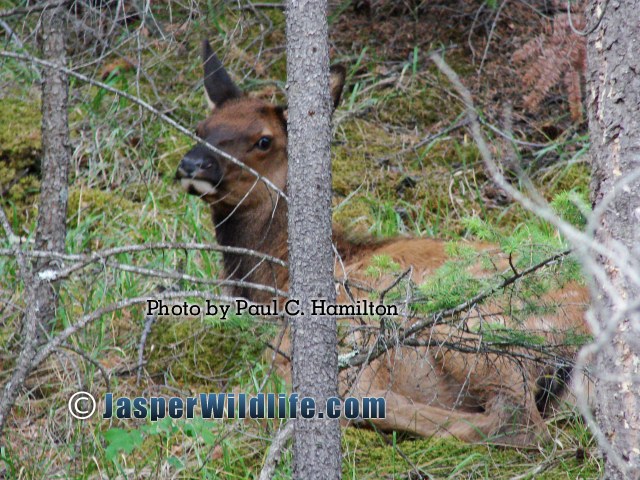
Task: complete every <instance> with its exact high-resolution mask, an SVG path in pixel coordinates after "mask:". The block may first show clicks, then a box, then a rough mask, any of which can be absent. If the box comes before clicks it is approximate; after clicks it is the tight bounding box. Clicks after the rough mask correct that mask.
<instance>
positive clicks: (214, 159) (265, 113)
mask: <svg viewBox="0 0 640 480" xmlns="http://www.w3.org/2000/svg"><path fill="white" fill-rule="evenodd" d="M203 62H204V86H205V92H206V95H207V99H208V101H209V103H210V105H211V107H212V111H211V114H210V115H209V117H208V118H207V119H205V120H204V121H202V122H201V123H200V124H199V125H198V127H197V135H198V136H199V137H200V138H201V139H203V140H206V141H207V142H208V143H210V144H211V145H213V146H214V147H216V148H218V149H220V150H222V151H223V152H225V153H227V154H229V155H230V156H232V157H234V158H236V159H237V160H239V161H240V162H242V163H244V164H245V165H247V166H249V167H251V168H252V169H254V170H255V171H257V172H258V173H259V174H260V175H262V176H263V177H265V178H267V179H269V180H270V181H271V182H272V183H273V184H274V185H275V186H277V187H278V188H279V189H280V190H282V191H284V190H285V186H286V178H287V110H286V108H285V107H281V106H278V105H274V104H271V103H268V102H265V101H262V100H259V99H255V98H250V97H248V96H245V95H243V94H242V92H241V91H240V89H239V88H238V87H237V86H236V85H235V84H234V83H233V81H232V80H231V78H230V76H229V74H228V73H227V72H226V70H225V69H224V67H223V66H222V64H221V63H220V60H219V59H218V57H217V56H216V55H215V54H214V53H213V51H212V49H211V46H210V44H209V42H208V41H206V40H205V41H204V42H203ZM344 80H345V69H344V67H342V66H337V67H332V69H331V95H332V100H333V105H334V107H335V106H336V105H337V104H338V102H339V99H340V95H341V93H342V87H343V85H344ZM176 178H177V179H179V180H180V182H181V183H182V186H183V187H184V188H185V190H186V191H187V192H188V193H191V194H194V195H198V196H200V197H202V198H203V199H204V200H205V201H207V202H208V203H209V204H210V205H211V207H212V210H213V215H214V221H215V222H216V223H218V222H219V221H221V219H222V218H224V216H226V215H230V214H231V213H232V212H233V213H238V212H242V211H246V210H255V209H256V208H260V206H262V205H264V206H266V208H271V207H272V205H273V204H274V199H275V197H274V195H275V193H274V192H273V191H272V190H271V189H270V188H268V187H267V185H266V184H265V183H264V182H256V177H255V175H253V174H252V173H251V172H249V171H247V170H245V169H243V168H241V167H240V166H238V165H237V164H235V163H233V162H231V161H229V160H228V159H226V158H223V157H222V156H220V155H217V154H215V153H214V152H213V151H211V150H210V149H209V148H207V147H206V146H205V145H202V144H198V145H196V146H195V147H193V148H192V149H191V150H190V151H189V152H188V153H187V154H186V155H185V156H184V158H183V159H182V161H181V162H180V165H179V167H178V171H177V173H176Z"/></svg>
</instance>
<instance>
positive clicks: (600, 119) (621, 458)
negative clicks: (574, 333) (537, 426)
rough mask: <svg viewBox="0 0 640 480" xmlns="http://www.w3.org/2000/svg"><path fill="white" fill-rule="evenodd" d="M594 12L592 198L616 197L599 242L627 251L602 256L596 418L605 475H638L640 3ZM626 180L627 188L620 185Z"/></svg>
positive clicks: (596, 7) (595, 7) (604, 4)
mask: <svg viewBox="0 0 640 480" xmlns="http://www.w3.org/2000/svg"><path fill="white" fill-rule="evenodd" d="M590 8H591V10H590V16H591V22H590V23H591V25H596V24H597V22H598V19H600V18H602V20H601V21H600V24H599V25H598V26H597V28H595V30H594V31H593V32H591V33H590V34H589V37H588V50H587V52H588V76H587V81H588V86H589V96H588V109H589V130H590V134H591V155H592V162H593V177H592V195H593V197H592V200H593V202H594V205H595V206H596V207H597V206H598V205H600V204H601V203H602V202H603V200H605V199H606V197H607V196H608V195H613V200H612V201H611V202H610V203H609V204H608V206H607V207H606V208H605V209H604V211H603V214H602V216H601V217H600V218H599V219H598V223H597V229H596V239H597V241H598V242H599V243H601V244H602V245H604V246H607V247H609V248H616V247H615V245H616V243H617V244H618V245H619V246H620V248H621V249H623V250H626V252H628V254H624V255H623V254H619V255H617V256H615V258H608V257H604V256H603V257H600V258H599V262H600V264H601V265H602V266H603V268H604V271H605V272H606V276H607V277H608V281H609V284H610V285H611V286H612V287H613V289H614V291H615V294H614V295H611V294H610V293H607V292H606V291H605V290H604V288H603V285H602V284H599V285H598V295H596V296H595V298H594V307H595V308H594V310H595V312H596V315H597V317H598V321H599V324H600V326H601V327H602V328H603V329H606V328H609V327H610V326H609V325H608V324H609V322H610V321H611V320H612V319H613V320H614V321H616V324H615V325H612V326H611V332H612V334H611V336H610V338H608V339H607V340H606V341H605V342H604V345H603V347H602V348H601V349H600V350H599V352H598V353H597V355H596V359H595V369H594V371H595V381H596V412H595V414H596V420H597V422H598V426H599V428H600V430H601V432H602V433H603V434H604V438H606V440H607V441H606V442H605V443H606V444H605V445H603V453H604V455H605V475H604V477H605V478H607V479H622V478H639V477H640V449H639V448H640V395H639V392H640V377H639V374H640V344H639V342H638V328H639V326H640V312H639V311H638V309H637V308H636V309H635V310H631V311H625V307H627V306H628V305H630V304H631V303H633V302H637V301H638V299H639V298H640V286H639V285H638V284H637V283H636V282H634V280H633V279H632V278H631V275H630V274H633V273H635V274H637V273H638V271H637V270H636V271H635V272H631V271H630V270H631V269H636V268H637V261H638V258H639V257H640V180H638V179H637V178H636V179H635V180H632V181H630V182H629V180H630V179H631V178H632V177H631V175H632V173H633V172H635V173H636V175H637V173H638V169H639V168H640V40H639V39H640V22H639V21H638V4H637V2H618V1H608V0H595V1H593V2H592V4H591V7H590ZM623 179H624V180H625V182H626V183H627V184H626V185H620V184H619V182H620V181H621V180H623ZM625 264H626V267H625ZM633 264H635V265H636V267H634V266H633ZM616 316H617V317H616ZM617 320H619V321H617Z"/></svg>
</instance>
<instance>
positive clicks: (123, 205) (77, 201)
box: [68, 187, 140, 218]
mask: <svg viewBox="0 0 640 480" xmlns="http://www.w3.org/2000/svg"><path fill="white" fill-rule="evenodd" d="M139 210H140V205H139V204H137V203H136V202H132V201H131V200H129V199H127V198H124V196H123V195H122V193H121V192H118V191H109V192H108V191H104V190H96V189H93V188H86V187H84V188H83V187H71V188H70V189H69V202H68V216H69V218H73V217H75V216H77V215H78V214H80V215H95V214H102V213H111V214H116V213H121V212H122V211H127V212H131V213H135V212H138V211H139Z"/></svg>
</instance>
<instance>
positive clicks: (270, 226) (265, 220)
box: [212, 193, 289, 303]
mask: <svg viewBox="0 0 640 480" xmlns="http://www.w3.org/2000/svg"><path fill="white" fill-rule="evenodd" d="M271 198H272V199H274V202H263V203H262V204H261V205H260V207H259V208H255V207H251V208H242V207H240V208H238V209H236V211H235V212H233V213H232V214H231V212H225V211H220V210H216V209H215V208H212V214H213V215H212V217H213V221H214V224H215V226H216V237H217V240H218V243H219V244H220V245H223V246H229V247H238V248H244V249H247V250H253V251H256V252H260V253H263V254H265V255H269V256H271V257H275V258H278V259H280V260H283V261H285V262H286V261H287V260H288V249H287V240H288V234H287V206H286V203H285V200H284V199H282V198H279V199H278V202H277V203H276V202H275V199H276V194H275V193H272V194H271ZM274 204H275V207H274ZM223 261H224V269H225V273H226V278H228V279H229V280H235V281H245V282H251V283H257V284H261V285H266V286H269V287H273V288H277V289H279V290H286V289H287V286H288V281H289V272H288V270H287V269H286V268H284V267H282V266H280V265H277V264H274V263H273V262H270V261H268V260H262V259H260V258H257V257H254V256H250V255H244V254H237V253H231V252H223ZM231 293H232V294H233V295H235V296H239V297H244V298H247V299H248V300H251V301H253V302H256V303H266V302H269V301H271V298H272V297H273V296H274V295H273V294H272V293H270V292H265V291H260V290H256V289H255V288H249V287H242V286H236V287H231Z"/></svg>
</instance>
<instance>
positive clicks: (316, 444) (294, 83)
mask: <svg viewBox="0 0 640 480" xmlns="http://www.w3.org/2000/svg"><path fill="white" fill-rule="evenodd" d="M287 81H288V100H289V122H288V123H289V125H288V133H289V176H288V186H287V191H288V196H289V204H288V205H289V265H290V266H289V268H290V293H291V296H292V298H295V299H298V300H299V301H300V310H301V311H302V312H303V313H302V314H301V315H299V316H296V317H293V318H291V319H290V321H291V327H292V337H293V391H294V392H296V393H298V394H299V395H300V396H301V397H303V396H309V397H313V398H315V400H316V408H317V409H320V410H322V411H323V410H324V404H325V402H326V399H327V398H329V397H331V396H336V395H337V390H338V389H337V380H338V357H337V349H336V344H337V331H336V320H335V317H328V316H318V315H315V316H314V315H310V313H311V307H310V300H311V299H318V298H324V299H326V300H327V301H328V302H329V303H335V287H334V283H333V249H332V245H331V153H330V140H331V138H330V137H331V128H330V116H331V102H330V98H329V46H328V39H327V2H326V0H289V2H288V3H287ZM340 467H341V453H340V425H339V423H338V420H329V419H326V418H325V419H319V418H314V419H306V420H305V419H301V418H298V419H297V421H296V426H295V432H294V475H293V476H294V478H298V479H305V480H307V479H320V478H322V479H334V478H339V477H340Z"/></svg>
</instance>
